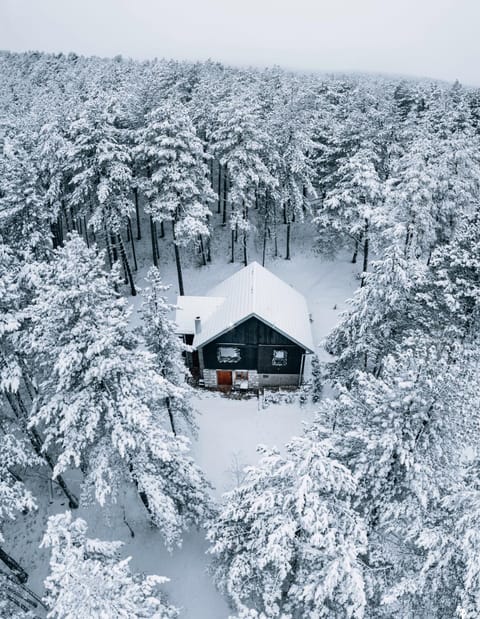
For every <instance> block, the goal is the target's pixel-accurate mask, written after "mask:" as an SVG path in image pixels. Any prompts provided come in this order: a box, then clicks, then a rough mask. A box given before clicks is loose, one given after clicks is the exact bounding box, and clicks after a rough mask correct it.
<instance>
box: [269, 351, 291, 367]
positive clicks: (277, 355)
mask: <svg viewBox="0 0 480 619" xmlns="http://www.w3.org/2000/svg"><path fill="white" fill-rule="evenodd" d="M272 365H274V366H276V367H281V366H282V365H287V351H286V350H274V351H273V356H272Z"/></svg>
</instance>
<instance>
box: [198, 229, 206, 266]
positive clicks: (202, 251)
mask: <svg viewBox="0 0 480 619" xmlns="http://www.w3.org/2000/svg"><path fill="white" fill-rule="evenodd" d="M198 238H199V240H200V252H201V254H202V264H203V266H204V267H206V266H207V258H206V255H205V245H204V243H203V237H202V235H201V234H199V235H198Z"/></svg>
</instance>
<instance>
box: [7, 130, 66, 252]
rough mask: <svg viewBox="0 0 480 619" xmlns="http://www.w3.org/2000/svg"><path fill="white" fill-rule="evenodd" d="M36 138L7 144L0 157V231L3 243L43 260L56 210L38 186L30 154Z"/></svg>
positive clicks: (35, 163)
mask: <svg viewBox="0 0 480 619" xmlns="http://www.w3.org/2000/svg"><path fill="white" fill-rule="evenodd" d="M29 130H30V131H33V128H30V129H29ZM35 139H36V137H35V136H32V135H28V137H27V136H21V137H20V136H16V137H15V139H13V140H7V141H6V144H5V147H4V150H5V153H4V155H3V157H0V229H1V234H2V238H3V242H4V243H8V244H9V245H10V246H12V247H14V248H15V249H17V250H23V251H31V252H32V253H33V254H34V255H35V257H36V258H42V257H44V256H45V253H46V252H47V251H48V250H49V249H50V248H51V246H52V242H51V237H52V234H51V229H50V226H51V224H52V223H53V222H54V221H55V220H56V218H57V214H58V208H57V207H56V206H53V205H51V204H49V200H48V198H47V196H46V191H45V188H44V187H43V186H42V184H41V181H40V174H39V170H38V169H37V163H38V162H36V161H35V156H34V153H33V152H32V151H33V147H32V143H31V142H32V141H34V140H35ZM29 141H30V142H29ZM22 142H27V144H26V145H24V144H23V143H22Z"/></svg>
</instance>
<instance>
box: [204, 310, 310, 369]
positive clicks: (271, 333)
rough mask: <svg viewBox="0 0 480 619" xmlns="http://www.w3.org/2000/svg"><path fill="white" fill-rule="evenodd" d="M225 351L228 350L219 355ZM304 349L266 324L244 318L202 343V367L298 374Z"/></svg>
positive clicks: (255, 319) (254, 319)
mask: <svg viewBox="0 0 480 619" xmlns="http://www.w3.org/2000/svg"><path fill="white" fill-rule="evenodd" d="M225 351H226V352H227V353H229V354H227V355H226V356H224V357H223V358H222V353H225ZM305 352H306V351H305V349H304V348H302V347H300V346H298V344H296V343H295V342H292V341H291V340H289V339H288V338H287V337H285V336H284V335H282V334H281V333H279V332H278V331H275V329H273V328H272V327H270V326H269V325H267V324H265V323H263V322H261V321H260V320H258V319H257V318H248V319H247V320H245V321H244V322H242V323H240V324H238V325H236V326H235V327H233V328H232V329H231V330H229V331H227V332H226V333H223V334H222V335H220V336H218V337H217V338H216V339H215V340H213V341H211V342H209V343H208V344H206V345H205V346H204V347H203V349H202V356H203V368H204V369H212V370H213V369H218V370H237V369H238V370H257V372H258V373H259V374H289V375H298V374H301V371H302V358H303V355H304V354H305Z"/></svg>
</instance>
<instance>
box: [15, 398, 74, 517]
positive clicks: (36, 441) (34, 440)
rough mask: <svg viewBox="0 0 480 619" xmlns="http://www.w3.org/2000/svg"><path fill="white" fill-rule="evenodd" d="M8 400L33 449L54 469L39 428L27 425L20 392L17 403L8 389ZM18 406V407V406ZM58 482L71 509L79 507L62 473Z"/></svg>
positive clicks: (58, 476)
mask: <svg viewBox="0 0 480 619" xmlns="http://www.w3.org/2000/svg"><path fill="white" fill-rule="evenodd" d="M5 395H6V398H7V401H8V403H9V405H10V408H11V409H12V411H13V414H14V415H15V417H16V418H17V419H18V420H19V421H20V425H21V426H22V427H23V430H24V431H25V433H26V435H27V436H28V439H29V441H30V443H31V445H32V447H33V450H34V451H35V453H36V454H37V456H39V457H40V458H42V459H43V460H45V462H46V463H47V464H48V467H49V468H50V469H51V470H52V471H53V469H54V468H55V464H54V462H53V460H52V458H51V456H50V455H49V454H48V453H47V452H44V451H43V450H42V446H43V442H42V439H41V437H40V435H39V433H38V432H37V430H36V429H35V428H28V426H27V419H28V411H27V408H26V406H25V404H24V402H23V400H22V398H21V396H20V394H19V393H16V394H15V398H16V404H15V401H14V400H13V396H12V394H11V393H10V392H8V391H6V392H5ZM17 406H18V408H17ZM56 482H57V483H58V485H59V486H60V488H61V489H62V491H63V493H64V495H65V496H66V497H67V499H68V506H69V507H70V509H77V507H78V499H77V497H76V496H75V495H74V494H73V492H71V491H70V489H69V488H68V486H67V484H66V483H65V481H64V479H63V477H62V476H61V475H57V477H56Z"/></svg>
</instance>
